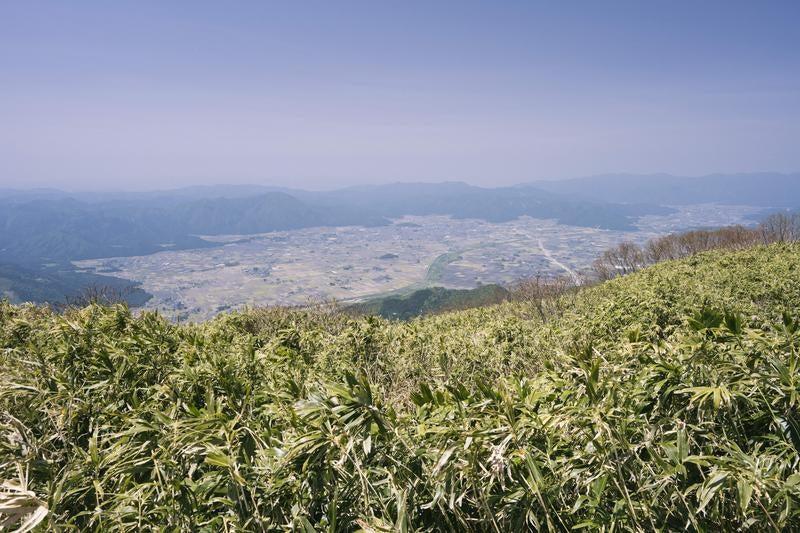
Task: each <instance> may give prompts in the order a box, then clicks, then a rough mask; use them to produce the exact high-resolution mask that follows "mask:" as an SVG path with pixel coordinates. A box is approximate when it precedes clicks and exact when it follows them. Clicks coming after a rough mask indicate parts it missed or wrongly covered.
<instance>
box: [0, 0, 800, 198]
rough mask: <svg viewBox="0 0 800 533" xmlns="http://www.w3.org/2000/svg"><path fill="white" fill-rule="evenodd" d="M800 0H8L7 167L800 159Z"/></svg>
mask: <svg viewBox="0 0 800 533" xmlns="http://www.w3.org/2000/svg"><path fill="white" fill-rule="evenodd" d="M799 21H800V4H797V3H796V2H786V1H770V2H764V3H757V4H756V3H744V2H741V3H740V2H706V3H703V5H702V9H700V8H698V6H697V4H696V3H693V2H671V3H669V4H654V3H647V4H645V3H640V2H615V3H614V4H613V5H608V4H606V5H599V4H582V5H581V6H580V8H578V7H574V6H565V5H563V4H559V5H554V4H553V5H545V6H531V5H528V4H527V3H523V2H506V3H503V4H502V5H498V4H496V3H489V2H460V3H458V4H455V3H437V4H436V5H430V4H427V3H421V2H411V3H403V4H402V5H401V4H394V5H392V4H377V3H366V2H346V3H337V4H336V5H333V4H329V3H323V2H313V3H304V4H303V5H302V6H300V5H282V6H270V5H265V4H260V3H244V4H237V5H236V7H235V8H232V7H231V6H223V5H215V4H212V3H203V2H199V3H192V4H180V3H170V4H166V3H160V2H137V3H135V4H134V3H114V4H102V3H94V2H87V3H80V4H77V3H69V4H65V3H58V2H48V1H45V2H36V3H33V2H30V3H29V2H26V3H15V4H13V5H11V4H9V5H5V6H3V7H2V8H0V50H2V52H0V58H1V59H2V64H3V68H2V69H0V116H2V117H3V121H2V125H0V188H30V187H37V188H38V187H52V188H58V189H63V190H114V191H124V190H156V189H161V190H163V189H171V188H179V187H184V186H192V185H219V184H222V185H224V184H254V185H266V186H278V187H291V188H304V189H312V190H326V189H332V188H337V187H343V186H350V185H362V184H378V183H389V182H399V181H412V182H441V181H463V182H466V183H471V184H474V185H480V186H497V185H512V184H517V183H524V182H530V181H535V180H539V179H564V178H571V177H581V176H590V175H599V174H607V173H619V172H625V173H635V174H651V173H660V172H664V173H669V174H676V175H690V176H699V175H705V174H710V173H720V172H722V173H725V172H735V173H741V172H761V171H766V170H769V171H775V172H796V171H797V170H798V169H800V150H798V149H797V139H798V138H800V68H799V67H800V36H799V35H800V34H798V33H797V31H796V27H797V23H798V22H799Z"/></svg>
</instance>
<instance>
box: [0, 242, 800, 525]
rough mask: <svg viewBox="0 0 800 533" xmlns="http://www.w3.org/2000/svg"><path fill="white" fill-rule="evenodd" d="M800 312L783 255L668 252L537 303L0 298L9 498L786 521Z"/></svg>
mask: <svg viewBox="0 0 800 533" xmlns="http://www.w3.org/2000/svg"><path fill="white" fill-rule="evenodd" d="M798 318H800V245H796V244H795V245H790V244H774V245H771V246H767V247H763V246H757V247H752V248H749V249H746V250H739V251H722V250H717V251H711V252H706V253H702V254H699V255H695V256H692V257H689V258H686V259H682V260H678V261H667V262H663V263H660V264H657V265H655V266H651V267H649V268H645V269H644V270H642V271H640V272H637V273H634V274H631V275H627V276H623V277H619V278H616V279H614V280H611V281H608V282H605V283H603V284H600V285H597V286H595V287H592V288H589V289H584V290H581V291H578V292H569V293H566V294H564V295H563V296H562V297H561V298H560V299H558V300H556V301H554V302H551V303H550V304H549V305H548V306H547V312H546V313H540V312H539V310H537V309H534V308H533V307H532V306H531V305H529V304H526V303H524V302H521V301H513V302H506V303H503V304H500V305H497V306H493V307H487V308H481V309H473V310H467V311H460V312H454V313H447V314H443V315H438V316H433V317H425V318H420V319H416V320H412V321H410V322H393V321H387V320H383V319H380V318H375V317H363V318H352V317H348V316H345V315H343V314H341V313H339V312H337V311H336V310H335V309H328V308H319V309H307V310H286V309H263V310H252V311H248V312H241V313H234V314H226V315H221V316H219V317H218V318H217V319H215V320H213V321H211V322H208V323H204V324H198V325H175V324H171V323H169V322H167V321H166V320H164V319H163V318H161V317H159V316H158V315H157V314H153V313H142V314H141V315H138V316H133V315H132V314H131V313H130V312H129V311H128V310H127V309H126V308H125V307H122V306H117V307H100V306H89V307H86V308H83V309H79V310H74V311H71V312H68V313H66V314H64V315H57V314H53V313H52V312H50V311H48V310H46V309H43V308H38V307H32V306H26V307H14V306H11V305H8V304H2V305H0V413H2V414H1V415H0V416H2V427H1V429H0V431H2V433H3V438H2V439H0V478H2V479H4V480H8V483H7V484H6V485H4V488H3V490H2V492H1V493H0V513H5V514H4V515H3V518H10V519H11V520H12V521H14V520H15V517H14V516H13V515H12V513H14V512H15V510H18V509H19V508H20V507H19V506H20V505H22V506H23V507H22V508H23V511H20V512H19V514H20V515H21V514H24V513H25V512H30V511H36V512H37V513H38V514H35V515H33V517H34V520H39V519H41V520H42V522H41V524H42V527H44V528H50V529H53V530H55V529H59V530H63V529H71V528H77V529H94V530H103V531H113V530H129V531H134V530H143V529H161V528H164V529H171V530H185V531H219V530H227V531H233V530H247V531H273V530H286V529H294V530H299V531H323V530H326V531H327V530H333V531H339V530H342V531H347V530H356V529H363V530H365V531H390V530H400V531H411V530H419V529H422V530H432V531H452V530H465V531H514V530H526V529H538V530H548V531H554V530H572V529H576V528H577V529H581V528H583V529H599V528H607V529H612V528H613V529H615V530H632V531H634V530H657V529H665V530H683V529H692V530H708V531H719V530H752V531H763V530H781V529H782V530H793V529H798V528H800V507H798V505H800V474H799V473H798V462H799V461H800V454H798V450H800V414H798V397H800V396H799V394H800V379H798V376H800V368H799V366H800V362H799V361H798V350H800V321H799V320H798ZM10 502H13V504H16V505H17V506H18V507H14V506H13V504H12V503H10ZM17 518H20V516H17Z"/></svg>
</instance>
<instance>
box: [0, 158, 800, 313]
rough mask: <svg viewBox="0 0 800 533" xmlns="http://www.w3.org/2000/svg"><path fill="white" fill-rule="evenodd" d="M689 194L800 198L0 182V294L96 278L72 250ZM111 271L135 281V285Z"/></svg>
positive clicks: (625, 189) (771, 177) (644, 185)
mask: <svg viewBox="0 0 800 533" xmlns="http://www.w3.org/2000/svg"><path fill="white" fill-rule="evenodd" d="M698 203H724V204H746V205H755V206H760V207H764V208H796V207H800V174H775V173H771V174H732V175H722V174H715V175H709V176H703V177H697V178H688V177H678V176H669V175H665V174H653V175H646V176H640V175H628V174H618V175H603V176H596V177H591V178H578V179H571V180H561V181H537V182H533V183H528V184H522V185H517V186H511V187H496V188H489V187H477V186H474V185H468V184H466V183H461V182H443V183H394V184H387V185H369V186H354V187H347V188H342V189H336V190H332V191H306V190H300V189H290V188H281V187H265V186H259V185H218V186H196V187H187V188H182V189H175V190H168V191H152V192H72V193H68V192H64V191H59V190H55V189H32V190H12V189H0V294H3V293H4V294H6V295H12V296H14V297H15V298H16V299H20V298H21V295H22V294H26V295H46V296H47V298H52V297H53V295H55V294H65V295H66V294H68V293H69V292H70V290H72V289H75V290H77V289H79V288H80V287H83V286H85V285H86V284H89V283H107V282H108V279H109V278H108V277H107V276H106V277H102V278H101V277H98V276H93V275H91V274H86V273H82V274H81V275H77V274H79V273H76V272H75V271H74V268H73V267H72V265H71V261H74V260H80V259H92V258H100V257H116V256H134V255H146V254H151V253H155V252H158V251H162V250H165V249H172V250H175V249H191V248H202V247H211V246H216V244H215V243H211V242H209V241H207V240H204V239H202V238H201V237H200V236H201V235H225V234H229V235H244V234H254V233H266V232H270V231H281V230H293V229H301V228H311V227H323V226H348V225H360V226H377V225H385V224H390V223H391V219H392V218H397V217H402V216H404V215H447V216H452V217H454V218H477V219H483V220H486V221H490V222H505V221H510V220H513V219H516V218H518V217H520V216H531V217H534V218H547V219H554V220H556V221H558V222H560V223H562V224H568V225H574V226H585V227H595V228H602V229H614V230H631V231H635V230H636V221H637V219H638V217H640V216H643V215H653V214H667V213H669V212H671V211H672V210H671V208H670V207H669V206H673V205H686V204H698ZM22 280H26V281H25V283H24V284H23V283H22ZM116 281H117V282H120V283H123V284H129V286H128V287H127V289H128V290H129V292H131V293H133V292H135V290H136V285H135V284H133V283H130V282H127V281H125V282H123V281H122V280H116ZM123 288H124V287H123ZM36 299H37V300H41V299H42V298H36ZM138 299H139V300H141V298H138Z"/></svg>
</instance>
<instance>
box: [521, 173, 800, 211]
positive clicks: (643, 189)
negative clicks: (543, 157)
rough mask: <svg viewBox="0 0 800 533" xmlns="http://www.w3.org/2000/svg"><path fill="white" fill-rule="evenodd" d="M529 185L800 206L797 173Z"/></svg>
mask: <svg viewBox="0 0 800 533" xmlns="http://www.w3.org/2000/svg"><path fill="white" fill-rule="evenodd" d="M530 185H531V186H534V187H537V188H539V189H543V190H546V191H549V192H552V193H556V194H562V195H571V196H573V197H575V198H581V199H593V200H595V201H602V202H609V201H614V202H622V203H641V202H656V203H658V204H660V205H688V204H701V203H719V204H742V205H752V206H760V207H780V208H797V207H800V173H793V174H780V173H775V172H764V173H749V174H744V173H743V174H709V175H706V176H699V177H685V176H672V175H669V174H645V175H638V174H606V175H600V176H592V177H586V178H575V179H568V180H553V181H535V182H532V183H531V184H530ZM612 199H613V200H612Z"/></svg>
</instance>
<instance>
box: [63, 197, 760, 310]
mask: <svg viewBox="0 0 800 533" xmlns="http://www.w3.org/2000/svg"><path fill="white" fill-rule="evenodd" d="M757 211H758V209H757V208H753V207H744V206H710V205H700V206H691V207H682V208H680V209H677V211H676V213H674V214H671V215H666V216H648V217H642V218H641V219H640V221H639V228H640V231H636V232H624V231H610V230H599V229H592V228H583V227H577V226H567V225H562V224H558V223H556V222H553V221H548V220H539V219H533V218H529V217H522V218H519V219H517V220H514V221H511V222H507V223H490V222H485V221H481V220H476V219H453V218H450V217H444V216H426V217H405V218H403V219H398V220H396V221H395V223H394V224H393V225H389V226H379V227H373V228H363V227H357V226H347V227H338V228H311V229H302V230H294V231H280V232H273V233H267V234H260V235H248V236H242V235H234V236H222V237H213V238H208V239H209V240H213V241H215V242H219V243H221V246H220V247H216V248H206V249H198V250H180V251H164V252H160V253H157V254H153V255H147V256H139V257H121V258H108V259H97V260H87V261H78V262H76V263H75V264H76V266H78V267H79V268H82V269H86V270H88V271H91V272H97V273H104V272H105V273H109V274H112V275H114V276H116V277H121V278H127V279H130V280H135V281H140V282H142V288H143V289H144V290H146V291H147V292H149V293H150V294H152V295H153V299H152V300H150V301H149V302H148V304H147V306H148V308H150V309H158V310H159V311H161V312H162V313H164V314H165V315H166V316H169V317H171V318H176V319H190V320H202V319H207V318H211V317H213V316H214V315H215V314H216V313H218V312H220V311H223V310H227V309H231V308H238V307H240V306H242V305H245V304H249V305H274V304H280V305H296V304H301V305H302V304H307V303H309V302H311V301H319V300H325V299H336V300H340V301H354V300H359V299H363V298H365V297H369V296H375V295H379V294H383V293H388V292H391V291H397V290H403V289H412V288H420V287H424V286H429V285H441V286H445V287H451V288H472V287H475V286H476V285H478V284H488V283H499V284H508V283H512V282H514V281H516V280H517V279H520V278H524V277H528V276H533V275H537V274H540V273H544V274H548V273H549V274H557V273H564V272H565V271H567V272H570V273H573V272H575V271H580V270H582V269H585V268H586V267H588V266H589V265H590V264H591V262H592V260H593V259H594V258H595V257H596V256H597V255H598V254H599V253H600V252H602V251H603V250H605V249H606V248H609V247H610V246H613V245H614V244H616V243H618V242H620V241H622V240H633V241H637V242H642V241H644V240H646V239H648V238H651V237H653V236H655V235H660V234H664V233H669V232H671V231H676V230H680V229H685V228H690V227H703V226H719V225H724V224H734V223H748V222H749V220H748V219H747V218H746V217H747V216H748V215H751V214H753V213H756V212H757Z"/></svg>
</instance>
